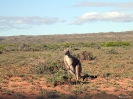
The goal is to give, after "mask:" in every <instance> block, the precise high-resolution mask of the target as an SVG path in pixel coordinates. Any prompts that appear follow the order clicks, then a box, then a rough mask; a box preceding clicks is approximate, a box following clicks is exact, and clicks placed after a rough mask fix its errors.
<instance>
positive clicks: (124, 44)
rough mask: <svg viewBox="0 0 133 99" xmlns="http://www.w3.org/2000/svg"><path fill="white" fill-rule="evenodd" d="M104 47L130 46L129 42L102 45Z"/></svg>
mask: <svg viewBox="0 0 133 99" xmlns="http://www.w3.org/2000/svg"><path fill="white" fill-rule="evenodd" d="M101 45H102V46H103V47H114V46H130V43H129V42H121V41H118V42H104V43H102V44H101Z"/></svg>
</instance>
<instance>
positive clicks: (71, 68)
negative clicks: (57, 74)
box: [64, 49, 82, 80]
mask: <svg viewBox="0 0 133 99" xmlns="http://www.w3.org/2000/svg"><path fill="white" fill-rule="evenodd" d="M64 51H65V56H64V64H65V68H66V70H67V71H68V72H70V73H71V74H72V75H73V76H75V77H76V79H77V80H79V77H81V71H82V67H81V62H80V61H79V60H78V59H77V58H75V57H73V56H72V55H71V54H70V52H69V50H68V49H65V50H64Z"/></svg>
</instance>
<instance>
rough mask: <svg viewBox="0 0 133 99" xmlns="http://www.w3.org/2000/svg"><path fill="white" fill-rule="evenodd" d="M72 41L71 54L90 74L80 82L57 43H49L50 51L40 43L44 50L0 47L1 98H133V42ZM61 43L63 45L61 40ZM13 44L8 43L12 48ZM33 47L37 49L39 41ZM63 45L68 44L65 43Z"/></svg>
mask: <svg viewBox="0 0 133 99" xmlns="http://www.w3.org/2000/svg"><path fill="white" fill-rule="evenodd" d="M112 35H114V34H112ZM71 44H72V45H73V46H72V48H71V49H70V51H71V53H72V55H74V56H75V57H78V58H80V59H81V63H82V66H83V71H82V76H84V75H88V78H86V79H85V80H84V81H82V79H81V81H79V82H78V83H77V84H75V79H73V77H72V76H71V75H69V74H67V73H66V71H65V70H64V67H63V65H64V64H63V57H64V54H63V50H62V49H61V48H57V47H55V46H54V45H49V47H48V48H50V50H48V49H43V48H42V47H41V46H40V48H41V50H36V51H35V50H33V51H31V50H23V51H22V50H16V49H15V48H17V49H18V47H14V48H13V50H12V51H11V50H10V51H4V49H3V48H1V50H2V51H1V52H2V53H0V98H2V99H3V98H4V99H6V98H8V99H10V98H13V99H14V97H15V98H17V99H21V98H24V99H29V98H32V99H45V98H50V99H52V98H55V99H62V98H64V99H81V98H82V99H101V98H102V99H120V98H127V99H128V98H130V99H132V98H133V93H132V91H133V55H132V52H133V47H132V42H130V46H120V47H103V46H99V44H101V42H98V43H93V44H91V46H90V45H85V46H84V47H83V46H81V45H82V44H89V43H71ZM71 44H70V45H71ZM28 45H30V44H28ZM58 45H61V46H62V44H60V43H59V44H58ZM75 45H78V46H79V45H80V46H79V47H78V46H75ZM13 46H14V45H13ZM13 46H9V49H11V48H12V47H13ZM34 46H35V48H37V46H36V44H35V45H34ZM63 46H69V44H68V43H63ZM87 46H88V47H87ZM10 47H11V48H10ZM32 47H33V46H32ZM45 47H46V46H45ZM58 47H59V46H58ZM26 48H28V46H26ZM52 48H54V49H52ZM79 55H81V56H82V57H83V58H84V59H82V57H81V56H80V57H79ZM58 69H59V71H58Z"/></svg>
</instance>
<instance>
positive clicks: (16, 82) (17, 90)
mask: <svg viewBox="0 0 133 99" xmlns="http://www.w3.org/2000/svg"><path fill="white" fill-rule="evenodd" d="M28 78H29V79H32V77H30V76H29V77H28ZM88 80H89V82H91V83H94V84H98V83H100V86H99V87H98V88H97V90H99V91H106V92H107V94H112V95H116V96H119V98H127V99H128V98H130V99H133V97H132V96H129V95H128V94H127V92H129V91H130V92H131V91H133V87H131V86H128V84H129V82H132V83H133V80H132V79H129V78H128V79H121V80H117V81H116V82H117V84H118V85H119V86H122V87H121V88H119V89H117V90H116V89H115V88H114V87H111V86H109V87H105V85H104V83H105V82H107V83H112V82H113V81H114V79H111V80H107V79H104V78H100V77H99V78H96V79H89V78H88ZM75 86H77V85H58V86H56V87H52V86H51V85H47V84H46V82H45V79H43V78H41V79H37V80H35V81H33V82H28V81H23V80H22V78H21V77H10V78H9V82H8V83H7V84H1V85H0V89H1V90H6V91H3V92H1V93H0V99H19V97H21V98H24V99H36V97H37V96H39V92H40V90H42V89H46V90H57V91H58V92H60V93H64V94H67V95H73V93H71V91H68V90H66V89H70V90H73V89H74V87H75ZM9 90H10V91H12V92H9ZM95 93H98V91H88V94H95ZM120 94H123V95H125V97H122V96H120ZM84 95H85V94H83V93H82V94H80V95H79V96H80V97H83V96H84Z"/></svg>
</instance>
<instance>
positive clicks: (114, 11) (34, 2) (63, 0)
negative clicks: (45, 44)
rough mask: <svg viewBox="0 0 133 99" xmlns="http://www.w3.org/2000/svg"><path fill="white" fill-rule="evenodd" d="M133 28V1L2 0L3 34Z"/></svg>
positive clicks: (120, 30) (36, 33) (1, 21)
mask: <svg viewBox="0 0 133 99" xmlns="http://www.w3.org/2000/svg"><path fill="white" fill-rule="evenodd" d="M130 30H133V0H0V36H18V35H53V34H79V33H98V32H122V31H130Z"/></svg>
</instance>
